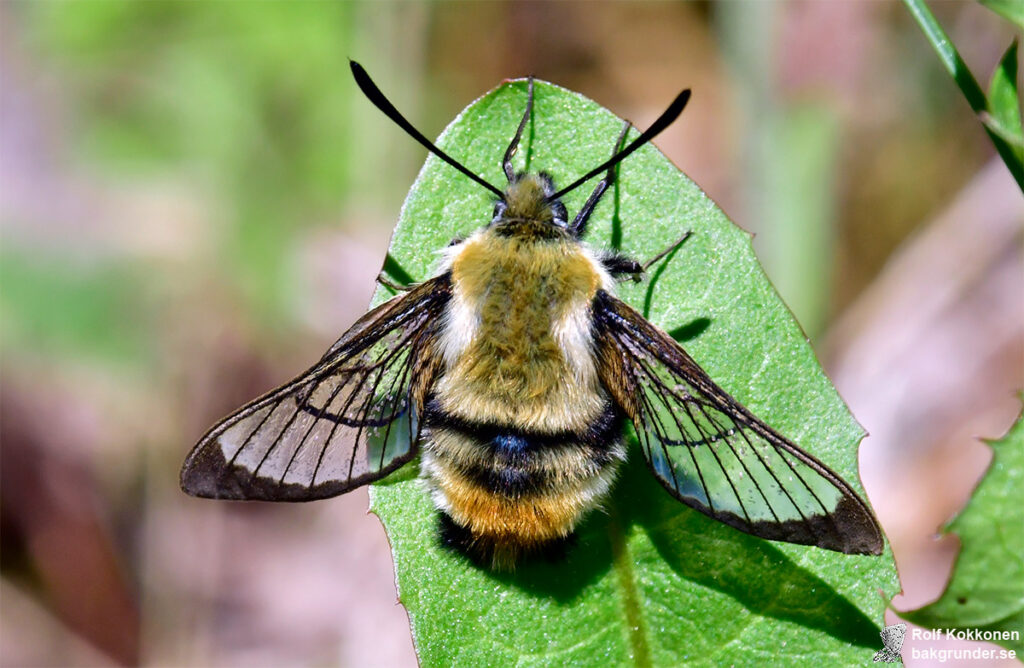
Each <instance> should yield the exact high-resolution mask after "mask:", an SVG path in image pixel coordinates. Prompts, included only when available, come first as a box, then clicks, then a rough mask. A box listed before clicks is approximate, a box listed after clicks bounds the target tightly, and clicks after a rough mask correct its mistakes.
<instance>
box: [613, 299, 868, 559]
mask: <svg viewBox="0 0 1024 668" xmlns="http://www.w3.org/2000/svg"><path fill="white" fill-rule="evenodd" d="M594 327H595V335H596V339H597V342H598V354H599V358H600V365H599V367H600V369H601V376H602V381H603V382H604V384H605V386H606V387H607V388H608V390H609V392H611V394H612V396H614V397H615V399H616V401H617V402H618V403H619V405H620V406H621V407H622V408H623V409H624V410H625V411H626V414H627V415H628V416H629V417H630V419H632V421H633V425H634V427H635V429H636V433H637V437H638V438H639V440H640V444H641V447H642V449H643V452H644V455H645V456H646V458H647V463H648V464H649V465H650V468H651V471H652V472H653V473H654V475H655V476H656V477H657V478H658V480H660V481H661V483H662V484H663V485H664V486H665V487H666V488H667V489H668V491H669V492H670V493H672V495H673V496H675V497H676V498H677V499H679V500H680V501H682V502H683V503H686V504H687V505H689V506H691V507H693V508H696V509H697V510H700V511H701V512H703V513H705V514H707V515H709V516H711V517H713V518H715V519H717V520H719V521H721V522H724V523H726V524H728V525H730V526H732V527H735V528H737V529H739V530H740V531H745V532H747V533H750V534H753V535H755V536H760V537H761V538H768V539H771V540H781V541H787V542H791V543H800V544H805V545H817V546H819V547H824V548H827V549H830V550H837V551H839V552H846V553H855V554H880V553H881V551H882V535H881V532H880V530H879V528H878V524H877V523H876V522H875V519H874V517H873V516H872V514H871V511H870V510H868V508H867V506H866V505H865V504H864V502H863V501H861V500H860V498H859V497H858V496H857V495H856V493H854V491H853V490H852V489H850V486H849V485H847V484H846V483H845V482H844V481H843V480H842V479H841V478H840V477H839V476H837V475H836V474H835V473H833V472H832V471H830V470H829V469H828V468H827V467H826V466H825V465H824V464H822V463H821V462H819V461H818V460H817V459H815V458H814V457H812V456H810V455H808V454H807V453H806V452H804V451H803V450H801V449H800V448H798V447H797V446H796V445H794V444H793V443H791V442H790V441H789V440H787V439H786V438H785V437H783V436H781V435H780V434H778V433H777V432H775V431H774V430H773V429H772V428H771V427H769V426H768V425H766V424H765V423H764V422H762V421H761V420H759V419H758V418H756V417H754V415H753V414H751V413H750V411H748V410H747V409H746V408H744V407H743V406H742V405H740V404H739V403H738V402H737V401H736V400H735V399H733V398H732V397H730V396H729V395H728V394H726V393H725V392H724V391H723V390H722V389H721V388H719V387H718V386H717V385H715V384H714V383H713V382H712V381H711V379H710V378H709V377H708V375H707V374H706V373H704V371H703V370H702V369H701V368H700V367H699V366H697V363H696V362H694V361H693V359H692V358H691V357H690V356H689V355H687V354H686V352H685V351H684V350H683V349H682V348H681V347H679V345H678V344H677V343H676V342H675V341H674V340H672V338H671V337H669V336H668V335H667V334H665V333H664V332H662V331H661V330H659V329H658V328H656V327H655V326H654V325H652V324H651V323H649V322H647V320H645V319H644V318H643V317H642V316H641V315H640V314H639V313H637V312H636V311H634V310H633V309H632V308H631V307H629V306H628V305H626V304H625V303H623V302H622V301H619V300H618V299H616V298H614V297H612V296H610V295H608V294H606V293H604V292H599V293H598V296H597V297H596V298H595V300H594Z"/></svg>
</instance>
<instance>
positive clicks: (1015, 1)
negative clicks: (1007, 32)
mask: <svg viewBox="0 0 1024 668" xmlns="http://www.w3.org/2000/svg"><path fill="white" fill-rule="evenodd" d="M981 4H982V5H984V6H985V7H988V8H989V9H991V10H992V11H993V12H995V13H996V14H999V15H1000V16H1002V17H1003V18H1004V19H1006V20H1007V21H1010V22H1012V23H1014V24H1016V26H1017V27H1018V28H1020V29H1021V30H1024V3H1022V2H1021V1H1020V0H981Z"/></svg>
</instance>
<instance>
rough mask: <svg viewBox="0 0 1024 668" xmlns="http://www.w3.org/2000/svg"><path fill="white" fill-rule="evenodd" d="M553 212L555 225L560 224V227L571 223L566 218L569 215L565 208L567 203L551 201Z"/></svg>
mask: <svg viewBox="0 0 1024 668" xmlns="http://www.w3.org/2000/svg"><path fill="white" fill-rule="evenodd" d="M551 213H552V214H553V216H554V221H553V222H554V223H555V225H558V226H559V227H568V225H569V223H568V222H567V221H566V218H568V217H569V214H568V212H567V211H566V210H565V205H564V204H562V203H561V202H559V201H557V200H556V201H554V202H552V203H551Z"/></svg>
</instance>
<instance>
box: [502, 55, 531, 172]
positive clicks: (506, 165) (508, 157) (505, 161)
mask: <svg viewBox="0 0 1024 668" xmlns="http://www.w3.org/2000/svg"><path fill="white" fill-rule="evenodd" d="M526 91H527V92H526V111H524V112H523V118H522V120H520V121H519V127H518V128H516V135H515V136H514V137H512V141H511V142H510V143H509V145H508V148H507V149H505V157H504V158H502V160H501V168H502V169H503V170H504V171H505V178H507V179H508V182H509V183H512V181H513V180H514V179H515V177H516V173H515V170H514V169H512V156H513V155H515V154H516V149H517V148H519V140H520V138H522V136H523V128H525V127H526V121H527V120H529V118H530V111H531V110H532V109H533V75H532V74H531V75H530V78H529V83H528V84H527V87H526Z"/></svg>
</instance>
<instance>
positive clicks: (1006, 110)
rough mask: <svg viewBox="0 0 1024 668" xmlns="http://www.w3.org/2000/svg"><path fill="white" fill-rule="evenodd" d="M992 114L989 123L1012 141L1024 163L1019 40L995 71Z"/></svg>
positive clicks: (990, 90) (990, 101) (990, 100)
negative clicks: (1018, 71) (1019, 83)
mask: <svg viewBox="0 0 1024 668" xmlns="http://www.w3.org/2000/svg"><path fill="white" fill-rule="evenodd" d="M988 112H989V113H988V118H987V119H986V121H985V125H986V126H988V128H989V129H990V130H992V131H993V132H995V133H996V134H998V135H999V136H1000V137H1001V138H1002V139H1003V141H1005V142H1007V144H1009V145H1010V147H1011V149H1012V150H1013V152H1014V155H1016V156H1017V160H1019V161H1020V162H1021V164H1024V129H1022V128H1021V122H1020V102H1019V100H1018V98H1017V41H1016V40H1014V42H1013V44H1011V45H1010V48H1009V49H1007V50H1006V53H1005V54H1004V55H1003V59H1002V60H1001V61H999V66H998V67H996V69H995V71H994V72H993V73H992V81H991V82H990V83H989V86H988Z"/></svg>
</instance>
